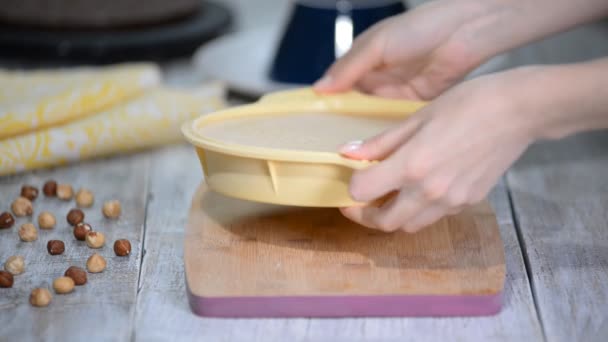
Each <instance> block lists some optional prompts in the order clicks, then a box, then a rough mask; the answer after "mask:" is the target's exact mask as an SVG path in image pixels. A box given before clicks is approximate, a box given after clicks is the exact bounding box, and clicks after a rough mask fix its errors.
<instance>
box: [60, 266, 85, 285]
mask: <svg viewBox="0 0 608 342" xmlns="http://www.w3.org/2000/svg"><path fill="white" fill-rule="evenodd" d="M64 275H65V276H66V277H70V278H72V280H73V281H74V284H75V285H76V286H80V285H84V284H86V283H87V272H86V271H85V270H83V269H82V268H80V267H77V266H70V268H68V269H67V270H66V271H65V274H64Z"/></svg>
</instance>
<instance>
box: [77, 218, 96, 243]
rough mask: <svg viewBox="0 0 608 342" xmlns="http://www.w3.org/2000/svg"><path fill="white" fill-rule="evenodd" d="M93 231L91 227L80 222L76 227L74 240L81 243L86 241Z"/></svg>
mask: <svg viewBox="0 0 608 342" xmlns="http://www.w3.org/2000/svg"><path fill="white" fill-rule="evenodd" d="M91 230H92V228H91V225H90V224H88V223H85V222H80V223H79V224H77V225H76V227H74V238H76V240H79V241H84V240H85V239H86V237H87V233H88V232H90V231H91Z"/></svg>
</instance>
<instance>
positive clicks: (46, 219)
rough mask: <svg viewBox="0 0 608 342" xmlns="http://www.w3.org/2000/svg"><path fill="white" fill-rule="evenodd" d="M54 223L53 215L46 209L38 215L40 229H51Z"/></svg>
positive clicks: (55, 222) (55, 221)
mask: <svg viewBox="0 0 608 342" xmlns="http://www.w3.org/2000/svg"><path fill="white" fill-rule="evenodd" d="M55 224H57V220H56V219H55V215H53V214H51V213H49V212H48V211H43V212H41V213H40V215H38V225H39V226H40V229H53V227H55Z"/></svg>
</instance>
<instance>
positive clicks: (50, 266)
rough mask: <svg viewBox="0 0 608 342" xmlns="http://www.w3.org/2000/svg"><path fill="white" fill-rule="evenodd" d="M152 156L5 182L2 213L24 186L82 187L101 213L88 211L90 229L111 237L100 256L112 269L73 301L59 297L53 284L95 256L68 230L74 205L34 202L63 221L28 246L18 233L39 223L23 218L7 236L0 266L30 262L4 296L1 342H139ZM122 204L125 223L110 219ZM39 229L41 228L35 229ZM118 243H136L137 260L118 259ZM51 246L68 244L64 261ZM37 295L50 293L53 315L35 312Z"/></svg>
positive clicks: (0, 187) (0, 183)
mask: <svg viewBox="0 0 608 342" xmlns="http://www.w3.org/2000/svg"><path fill="white" fill-rule="evenodd" d="M147 165H148V159H147V155H146V154H141V155H136V156H131V157H118V158H113V159H105V160H98V161H96V162H87V163H82V164H80V165H77V166H73V167H66V168H59V169H56V170H49V171H41V172H35V173H27V174H24V175H22V176H12V177H2V178H0V194H1V195H0V210H6V209H8V208H9V207H10V203H11V201H12V199H13V198H15V196H17V195H18V194H19V193H20V188H21V185H22V184H24V183H27V184H32V185H36V186H38V187H41V186H42V184H43V183H44V182H45V181H46V180H47V179H55V180H56V181H58V182H60V183H61V182H65V183H68V184H72V185H73V186H74V188H75V190H76V189H78V188H79V187H81V186H84V187H87V188H89V189H91V190H92V191H93V192H94V193H95V196H96V198H95V205H94V207H92V208H90V209H84V212H85V215H86V222H89V223H90V224H91V225H92V226H93V228H94V229H96V230H99V231H101V232H103V233H104V234H105V235H106V245H105V246H104V247H103V248H101V249H99V250H96V252H98V253H100V254H101V255H102V256H104V257H105V258H106V260H107V262H108V268H107V269H106V270H105V271H104V272H103V273H99V274H88V283H87V284H85V285H84V286H78V287H76V289H75V291H74V292H73V293H71V294H67V295H57V294H55V293H54V291H53V290H52V289H51V287H52V281H53V279H55V278H56V277H59V276H62V275H63V273H64V272H65V270H66V269H67V268H68V267H69V266H71V265H76V266H80V267H83V268H84V267H85V263H86V260H87V258H88V257H89V256H90V255H91V254H92V253H93V250H92V249H90V248H88V247H87V246H86V244H85V243H84V242H83V241H77V240H75V239H74V237H73V234H72V229H71V228H70V227H69V225H68V224H67V222H66V214H67V212H68V211H69V209H70V208H73V207H75V203H74V201H71V202H63V201H61V200H59V199H57V198H45V197H44V195H42V194H40V196H39V197H38V199H37V200H36V201H35V202H34V208H35V214H38V213H40V212H41V211H43V210H47V211H50V212H52V213H54V214H55V215H56V218H57V226H56V227H55V228H54V229H53V230H51V231H47V230H39V233H38V240H36V241H35V242H28V243H26V242H21V241H20V240H19V237H18V234H17V231H18V229H19V226H20V225H21V224H22V223H24V222H27V221H32V220H33V221H34V222H37V216H36V215H34V216H32V217H31V218H27V219H26V218H21V219H19V220H17V224H16V225H15V226H14V227H13V228H12V229H3V230H0V261H1V262H2V263H4V261H5V260H6V258H8V257H9V256H11V255H15V254H17V255H23V256H24V257H25V262H26V271H25V273H24V274H22V275H18V276H15V283H14V286H13V288H10V289H0V331H1V333H0V341H42V340H44V341H85V340H91V338H94V339H97V340H100V341H102V340H105V341H109V340H114V341H120V340H122V341H125V340H128V339H130V338H131V335H132V318H133V312H134V306H135V295H136V290H137V281H138V278H139V266H140V258H141V254H140V250H141V249H140V241H141V237H142V234H143V223H144V216H145V212H144V207H145V193H146V185H147V175H148V167H147ZM112 198H116V199H120V201H121V202H122V205H123V215H122V217H121V218H120V219H119V220H118V221H109V220H107V219H104V218H103V216H102V214H101V205H102V203H103V201H104V200H108V199H112ZM36 226H37V223H36ZM117 238H127V239H129V240H130V241H131V243H132V247H133V250H132V254H131V256H129V257H127V258H119V257H116V256H115V255H114V252H113V251H112V244H113V242H114V240H115V239H117ZM49 239H60V240H63V241H64V242H65V246H66V250H65V252H64V253H63V255H56V256H51V255H49V254H48V252H47V250H46V243H47V241H48V240H49ZM35 287H47V288H49V289H50V290H51V293H52V294H53V301H52V303H51V304H50V306H48V307H46V308H35V307H32V306H31V305H30V304H29V294H30V292H31V290H32V289H33V288H35Z"/></svg>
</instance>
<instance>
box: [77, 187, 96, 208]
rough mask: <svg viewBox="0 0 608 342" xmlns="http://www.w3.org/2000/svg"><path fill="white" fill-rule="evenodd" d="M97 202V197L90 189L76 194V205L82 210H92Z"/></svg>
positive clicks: (81, 190)
mask: <svg viewBox="0 0 608 342" xmlns="http://www.w3.org/2000/svg"><path fill="white" fill-rule="evenodd" d="M93 202H95V196H93V193H92V192H91V191H90V190H88V189H80V190H78V192H77V193H76V205H78V206H79V207H80V208H90V207H91V206H92V205H93Z"/></svg>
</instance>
